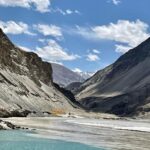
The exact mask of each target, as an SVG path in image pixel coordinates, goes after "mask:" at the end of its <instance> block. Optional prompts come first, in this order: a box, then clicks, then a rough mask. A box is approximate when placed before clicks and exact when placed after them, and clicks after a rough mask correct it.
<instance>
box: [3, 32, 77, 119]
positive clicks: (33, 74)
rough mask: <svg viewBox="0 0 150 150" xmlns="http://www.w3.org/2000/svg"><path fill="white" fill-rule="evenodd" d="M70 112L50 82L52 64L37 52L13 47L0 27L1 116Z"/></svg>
mask: <svg viewBox="0 0 150 150" xmlns="http://www.w3.org/2000/svg"><path fill="white" fill-rule="evenodd" d="M70 111H74V108H73V106H72V105H71V101H70V100H69V99H68V98H67V97H66V96H64V95H63V94H62V93H61V92H60V91H59V90H58V89H57V88H56V87H55V86H54V85H53V81H52V67H51V64H50V63H47V62H43V61H42V60H41V58H40V57H38V55H37V54H35V53H33V52H25V51H23V50H21V49H19V48H18V47H16V46H15V45H14V44H13V43H12V42H11V41H10V40H9V39H8V37H7V36H6V35H5V34H4V33H3V31H2V30H0V112H3V113H4V112H6V113H4V114H3V115H2V116H5V115H6V116H10V115H11V114H12V115H13V116H15V115H16V116H17V114H18V112H19V113H22V114H21V115H27V114H28V113H31V112H32V113H34V114H37V115H38V114H39V115H42V114H43V113H53V112H55V113H57V112H59V113H66V112H70Z"/></svg>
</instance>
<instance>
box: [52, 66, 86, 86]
mask: <svg viewBox="0 0 150 150" xmlns="http://www.w3.org/2000/svg"><path fill="white" fill-rule="evenodd" d="M52 68H53V80H54V82H55V83H57V84H59V85H60V86H63V87H66V86H67V85H69V84H71V83H73V82H83V81H84V78H83V77H82V76H80V75H79V74H77V73H75V72H73V71H72V70H70V69H68V68H66V67H65V66H63V65H59V64H55V63H52Z"/></svg>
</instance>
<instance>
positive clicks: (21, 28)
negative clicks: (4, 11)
mask: <svg viewBox="0 0 150 150" xmlns="http://www.w3.org/2000/svg"><path fill="white" fill-rule="evenodd" d="M0 28H2V30H3V31H4V32H5V33H6V34H28V35H35V34H34V33H31V32H30V31H29V26H28V25H27V24H26V23H23V22H15V21H7V22H4V21H1V20H0Z"/></svg>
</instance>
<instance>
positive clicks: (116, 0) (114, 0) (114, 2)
mask: <svg viewBox="0 0 150 150" xmlns="http://www.w3.org/2000/svg"><path fill="white" fill-rule="evenodd" d="M112 2H113V4H115V5H118V4H119V3H121V1H120V0H112Z"/></svg>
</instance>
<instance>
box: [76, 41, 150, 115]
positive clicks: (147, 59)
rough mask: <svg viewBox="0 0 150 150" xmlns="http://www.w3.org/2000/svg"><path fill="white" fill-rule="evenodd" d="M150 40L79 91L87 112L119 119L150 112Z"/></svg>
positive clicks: (101, 72) (85, 83) (99, 74)
mask: <svg viewBox="0 0 150 150" xmlns="http://www.w3.org/2000/svg"><path fill="white" fill-rule="evenodd" d="M149 85H150V38H149V39H147V40H146V41H144V42H143V43H141V44H140V45H139V46H137V47H136V48H134V49H132V50H130V51H129V52H127V53H126V54H124V55H123V56H121V57H120V58H119V59H118V60H117V61H116V62H115V63H114V64H112V65H110V66H108V67H106V68H105V69H103V70H100V71H98V72H97V73H96V74H95V75H94V76H93V77H92V78H90V79H89V80H87V81H86V82H84V83H83V84H82V85H81V86H80V88H79V89H78V94H77V95H76V97H77V98H78V100H79V101H80V102H81V103H82V104H83V105H84V106H86V107H87V109H89V110H92V111H98V112H109V113H115V114H117V115H123V116H124V115H134V114H139V113H143V114H144V113H149V111H150V95H149Z"/></svg>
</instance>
